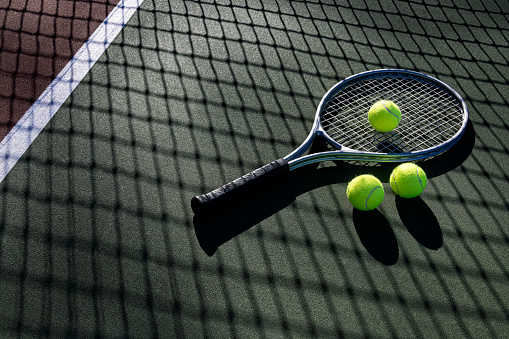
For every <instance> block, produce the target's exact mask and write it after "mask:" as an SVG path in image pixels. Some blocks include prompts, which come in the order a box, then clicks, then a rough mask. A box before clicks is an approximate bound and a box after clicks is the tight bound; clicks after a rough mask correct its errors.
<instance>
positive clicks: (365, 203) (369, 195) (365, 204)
mask: <svg viewBox="0 0 509 339" xmlns="http://www.w3.org/2000/svg"><path fill="white" fill-rule="evenodd" d="M377 188H382V189H383V187H380V186H377V187H375V188H373V190H372V191H371V192H369V194H368V197H367V198H366V201H365V202H364V206H366V209H367V210H368V209H369V208H368V200H369V197H371V194H373V192H374V191H376V189H377Z"/></svg>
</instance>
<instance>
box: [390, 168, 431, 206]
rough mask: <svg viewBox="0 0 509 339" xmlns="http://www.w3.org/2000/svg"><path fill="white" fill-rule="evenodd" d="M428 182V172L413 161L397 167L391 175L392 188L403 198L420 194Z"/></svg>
mask: <svg viewBox="0 0 509 339" xmlns="http://www.w3.org/2000/svg"><path fill="white" fill-rule="evenodd" d="M427 182H428V179H427V177H426V173H425V172H424V171H423V170H422V168H420V167H419V166H417V165H416V164H414V163H411V162H407V163H404V164H401V165H399V166H398V167H396V168H395V169H394V170H393V171H392V173H391V177H390V183H391V188H392V190H393V191H394V193H396V194H397V195H399V196H400V197H402V198H415V197H416V196H418V195H420V194H421V193H422V192H423V191H424V189H425V188H426V183H427Z"/></svg>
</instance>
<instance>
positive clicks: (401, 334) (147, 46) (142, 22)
mask: <svg viewBox="0 0 509 339" xmlns="http://www.w3.org/2000/svg"><path fill="white" fill-rule="evenodd" d="M508 21H509V5H508V3H507V2H506V1H484V2H482V3H481V2H478V1H466V0H464V1H454V2H453V1H445V2H444V1H441V2H438V1H432V0H429V1H428V0H426V1H369V2H357V1H355V2H354V1H338V2H332V1H321V2H318V1H294V2H286V1H250V0H247V1H241V2H230V1H203V2H192V1H158V0H145V1H144V2H143V3H142V5H141V6H140V8H139V9H138V11H137V12H136V13H135V14H134V15H133V17H132V18H131V19H130V20H129V22H128V23H127V25H126V26H125V28H124V29H123V30H122V31H121V32H120V34H119V35H118V36H117V37H116V39H115V40H114V41H113V43H112V44H111V45H110V46H109V47H108V48H107V49H106V51H105V53H104V54H103V55H102V57H101V58H100V59H99V60H98V61H97V63H96V64H95V65H94V66H93V67H92V69H91V70H90V72H89V73H88V75H87V76H86V77H85V79H84V80H83V81H82V82H81V83H80V84H79V85H78V86H77V87H76V89H75V90H74V92H73V93H72V94H71V96H70V97H69V98H68V100H67V101H66V102H65V103H64V104H63V105H62V107H61V108H60V109H59V111H58V112H57V113H56V114H55V116H54V117H53V118H52V120H51V121H50V123H49V124H48V125H47V126H46V128H45V129H44V130H43V131H42V132H41V133H40V134H39V136H38V137H37V139H36V140H35V141H34V142H33V144H32V145H31V147H30V148H29V149H28V150H27V152H26V153H25V154H24V155H23V157H22V158H21V159H20V160H19V161H18V162H17V164H16V165H15V166H14V167H13V169H12V170H11V172H10V173H9V174H8V175H7V176H6V178H5V179H4V180H3V182H2V183H1V184H0V190H1V193H0V240H1V242H0V249H1V252H0V305H2V306H1V307H0V318H1V319H3V320H2V321H1V322H0V336H2V337H20V336H24V337H52V338H55V337H105V338H125V337H132V338H149V337H164V338H236V337H237V338H273V337H277V338H287V337H288V338H315V337H316V338H336V337H347V338H360V337H374V338H388V337H398V338H410V337H412V338H413V337H417V338H419V337H437V338H438V337H439V338H456V337H461V338H503V337H504V336H506V334H507V333H508V332H509V229H508V226H507V224H506V222H507V219H508V217H509V212H508V202H509V201H508V195H507V192H508V191H509V183H508V174H507V168H508V165H509V156H508V147H507V140H509V131H508V117H509V108H508V107H509V106H508V101H507V94H506V93H508V90H509V86H508V79H509V67H508V66H507V65H508V59H509V47H508V42H509V22H508ZM381 68H400V69H409V70H415V71H419V72H422V73H426V74H429V75H432V76H434V77H436V78H438V79H440V80H442V81H444V82H445V83H447V84H449V85H450V86H451V87H453V88H454V89H456V90H457V91H458V92H459V93H460V94H461V95H462V97H463V98H464V99H465V101H466V103H467V106H468V109H469V113H470V121H469V124H468V128H467V131H466V133H465V135H464V137H463V138H462V139H461V141H460V142H459V143H458V144H457V145H456V146H455V147H454V148H452V149H451V150H449V151H447V152H446V153H445V154H442V155H440V156H437V157H435V158H432V159H429V160H426V161H422V162H420V163H419V164H420V165H421V167H422V168H423V169H424V170H425V171H426V173H427V174H428V187H427V188H426V190H425V191H424V193H423V194H422V195H421V196H419V197H418V198H415V199H412V200H406V199H398V198H396V196H395V195H394V194H393V193H392V192H391V190H390V186H389V184H388V179H389V175H390V173H391V171H392V169H393V167H394V165H391V164H373V163H368V164H366V163H355V162H339V161H338V162H334V163H324V164H321V165H319V166H311V167H303V168H302V169H299V170H296V171H293V172H292V173H291V174H290V175H289V176H287V177H286V178H284V180H281V181H278V182H276V183H272V184H271V185H267V186H264V187H260V189H259V190H257V191H255V192H253V193H252V194H251V195H250V196H248V197H245V198H243V199H239V200H238V201H235V202H234V203H232V204H231V205H229V206H228V207H227V208H226V209H224V210H222V211H220V212H219V213H217V214H215V215H211V216H208V217H207V218H204V219H201V218H195V217H194V215H193V212H192V210H191V205H190V200H191V198H192V197H193V196H195V195H197V194H201V193H205V192H208V191H210V190H212V189H214V188H216V187H218V186H221V185H222V184H224V183H226V182H229V181H231V180H232V179H235V178H237V177H239V176H241V175H243V174H245V173H247V172H250V171H251V170H253V169H255V168H258V167H260V166H262V165H264V164H266V163H269V162H271V161H273V160H275V159H279V158H281V157H283V156H285V155H287V154H288V153H290V152H291V151H292V150H293V149H295V148H296V147H297V146H298V145H299V144H300V143H301V142H302V141H303V140H304V139H305V138H306V136H307V133H308V131H309V130H310V128H311V125H312V123H313V119H314V114H315V110H316V107H317V106H318V104H319V102H320V100H321V98H322V96H323V95H324V94H325V93H326V91H327V90H328V89H329V88H330V87H331V86H333V85H334V84H335V83H337V82H338V81H340V80H342V79H344V78H346V77H348V76H350V75H353V74H356V73H358V72H363V71H367V70H374V69H381ZM321 146H322V145H316V146H315V147H316V149H320V147H321ZM364 173H372V174H375V175H376V176H377V177H379V178H380V179H381V181H382V182H383V183H384V188H385V199H384V201H383V203H382V204H381V205H380V207H379V208H378V209H376V210H374V211H371V212H367V213H362V212H360V211H358V210H354V209H353V207H352V206H351V205H350V203H349V202H348V200H347V198H346V194H345V191H346V186H347V183H348V181H349V180H351V179H352V178H353V177H354V176H355V175H357V174H364Z"/></svg>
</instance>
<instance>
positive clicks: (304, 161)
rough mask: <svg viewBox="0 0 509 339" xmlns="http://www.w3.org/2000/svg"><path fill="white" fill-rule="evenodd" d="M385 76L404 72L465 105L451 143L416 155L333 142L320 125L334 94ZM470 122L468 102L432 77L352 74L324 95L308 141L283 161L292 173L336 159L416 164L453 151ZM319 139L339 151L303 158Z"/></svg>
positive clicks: (372, 73) (445, 143) (419, 74)
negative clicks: (434, 86) (365, 81)
mask: <svg viewBox="0 0 509 339" xmlns="http://www.w3.org/2000/svg"><path fill="white" fill-rule="evenodd" d="M383 73H393V74H394V73H400V74H402V75H409V76H413V77H417V78H423V79H425V80H426V81H427V82H428V83H432V84H435V85H436V87H442V88H443V89H445V90H447V91H448V92H449V94H451V95H452V96H453V97H455V98H456V99H457V100H458V102H459V103H460V105H461V110H462V112H463V120H462V126H461V128H460V129H459V130H458V131H457V132H456V133H455V134H454V135H453V136H452V137H451V138H449V139H448V140H446V141H444V142H443V143H441V144H439V145H436V146H433V147H430V148H427V149H423V150H419V151H413V152H404V153H381V152H366V151H359V150H353V149H351V148H348V147H345V146H343V145H341V144H339V143H337V142H336V141H335V140H334V139H332V138H331V137H330V136H329V135H328V134H327V132H326V131H325V130H324V129H323V127H322V125H321V123H320V114H321V112H322V110H323V108H324V106H325V105H326V104H327V103H328V102H329V101H330V99H331V98H332V97H334V95H336V94H337V93H338V92H339V91H340V90H342V89H343V88H344V87H345V86H348V85H349V84H351V83H354V82H356V81H358V80H359V79H361V78H366V77H371V76H372V77H380V76H381V74H383ZM467 122H468V108H467V105H466V103H465V100H463V98H462V97H461V95H459V93H458V92H456V91H455V90H454V89H453V88H452V87H451V86H449V85H447V84H446V83H445V82H443V81H441V80H438V79H436V78H434V77H432V76H429V75H426V74H423V73H420V72H416V71H410V70H404V69H377V70H372V71H366V72H362V73H358V74H355V75H352V76H350V77H348V78H345V79H344V80H342V81H340V82H338V83H337V84H336V85H334V86H333V87H332V88H331V89H329V91H328V92H327V93H326V94H325V95H324V96H323V98H322V100H321V101H320V104H319V105H318V108H317V110H316V115H315V120H314V123H313V127H312V129H311V132H310V133H309V135H308V136H307V138H306V139H305V140H304V142H303V143H302V144H301V145H300V146H299V147H297V148H296V149H295V150H294V151H293V152H292V153H290V154H288V155H287V156H285V157H284V158H283V159H284V160H285V161H287V162H288V164H289V166H290V170H294V169H297V168H299V167H302V166H305V165H308V164H312V163H316V162H321V161H334V160H344V161H365V162H407V161H416V160H420V159H424V158H428V157H431V156H435V155H438V154H440V153H443V152H445V151H446V150H448V149H449V148H451V147H452V146H453V145H454V144H455V143H456V142H457V141H458V140H459V139H460V138H461V136H462V135H463V133H464V131H465V129H466V126H467ZM317 136H319V137H321V138H323V139H324V140H325V141H326V142H327V143H328V144H329V145H331V146H332V147H334V148H336V149H335V150H331V151H325V152H320V153H313V154H308V155H303V154H304V153H305V152H306V151H307V150H309V148H310V147H311V145H312V143H313V141H314V140H315V138H316V137H317Z"/></svg>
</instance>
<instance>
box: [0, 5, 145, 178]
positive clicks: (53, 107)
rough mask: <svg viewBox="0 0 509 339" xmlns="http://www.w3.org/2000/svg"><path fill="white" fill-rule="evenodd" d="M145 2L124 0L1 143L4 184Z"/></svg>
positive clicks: (0, 151)
mask: <svg viewBox="0 0 509 339" xmlns="http://www.w3.org/2000/svg"><path fill="white" fill-rule="evenodd" d="M143 1H144V0H120V2H119V3H118V4H117V6H115V8H114V9H113V10H112V11H111V12H110V14H109V15H108V16H107V17H106V19H104V21H103V22H102V23H101V25H99V27H98V28H97V29H96V30H95V32H94V33H93V34H92V35H91V36H90V38H89V39H88V40H87V41H86V42H85V43H84V44H83V46H81V48H80V49H79V50H78V52H77V53H76V55H74V57H73V58H72V59H71V60H70V61H69V62H68V63H67V65H66V66H65V67H64V69H63V70H62V71H61V72H60V73H59V74H58V76H57V77H56V78H55V79H54V80H53V81H52V82H51V84H50V85H49V86H48V87H47V88H46V90H45V91H44V92H43V93H42V94H41V95H40V96H39V98H38V99H37V101H36V102H35V103H34V104H33V105H32V107H30V108H29V109H28V111H26V112H25V114H24V115H23V117H22V118H21V119H20V120H19V121H18V123H17V124H16V125H15V126H14V127H13V128H12V129H11V131H10V132H9V133H8V134H7V135H6V136H5V137H4V139H3V140H2V142H1V143H0V161H1V164H0V182H1V181H2V180H4V178H5V177H6V176H7V174H8V173H9V172H10V170H11V169H12V168H13V167H14V165H15V164H16V162H17V161H18V160H19V159H20V158H21V156H22V155H23V154H24V153H25V151H26V150H27V149H28V147H30V145H31V144H32V142H33V141H34V140H35V138H36V137H37V136H38V135H39V133H40V132H41V131H42V130H43V129H44V127H45V126H46V124H47V123H48V122H49V121H50V120H51V118H52V117H53V115H55V113H56V112H57V111H58V109H59V108H60V107H61V106H62V104H63V103H64V102H65V101H66V100H67V98H68V97H69V96H70V95H71V93H72V91H73V90H74V89H75V88H76V86H77V85H78V84H79V83H80V82H81V80H83V78H84V77H85V75H87V73H88V72H89V71H90V69H91V68H92V66H93V65H94V64H95V63H96V61H97V60H98V59H99V57H100V56H101V55H102V54H103V53H104V51H105V50H106V48H108V46H109V45H110V43H111V42H112V41H113V39H115V37H116V36H117V35H118V33H120V31H121V30H122V28H123V27H124V26H125V24H126V23H127V21H129V19H130V18H131V16H132V15H133V14H134V13H135V12H136V11H137V9H138V7H139V6H140V5H141V4H142V2H143Z"/></svg>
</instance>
